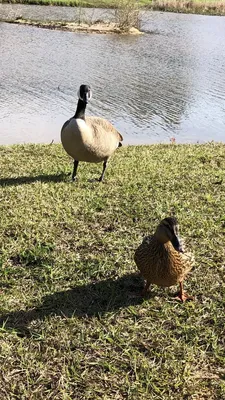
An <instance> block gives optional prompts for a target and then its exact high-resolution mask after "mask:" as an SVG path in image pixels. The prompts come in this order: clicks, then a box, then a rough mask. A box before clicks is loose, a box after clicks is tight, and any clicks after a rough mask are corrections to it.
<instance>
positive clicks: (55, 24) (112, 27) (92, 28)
mask: <svg viewBox="0 0 225 400" xmlns="http://www.w3.org/2000/svg"><path fill="white" fill-rule="evenodd" d="M0 22H5V23H9V24H17V25H29V26H35V27H37V28H43V29H52V30H60V31H67V32H80V33H99V34H107V33H115V34H120V35H142V34H144V32H141V31H139V30H138V29H137V28H134V27H131V28H128V29H127V30H122V29H121V28H119V27H118V25H117V24H116V23H112V22H110V23H104V22H100V23H99V22H98V23H94V24H87V23H78V22H65V21H63V22H60V21H37V20H30V19H25V18H16V19H11V20H0Z"/></svg>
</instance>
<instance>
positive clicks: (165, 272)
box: [134, 217, 194, 301]
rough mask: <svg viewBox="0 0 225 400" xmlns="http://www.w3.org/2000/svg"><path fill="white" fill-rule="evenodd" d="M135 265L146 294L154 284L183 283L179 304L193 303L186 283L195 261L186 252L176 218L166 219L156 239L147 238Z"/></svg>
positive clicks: (136, 254)
mask: <svg viewBox="0 0 225 400" xmlns="http://www.w3.org/2000/svg"><path fill="white" fill-rule="evenodd" d="M134 261H135V263H136V265H137V267H138V269H139V270H140V272H141V275H142V276H143V277H144V279H145V280H146V284H145V287H144V290H143V294H146V292H147V291H148V289H149V286H150V284H152V283H153V284H156V285H158V286H164V287H169V286H173V285H176V284H178V283H179V285H180V292H179V295H178V298H179V300H181V301H185V300H187V299H192V297H191V296H188V295H187V294H185V293H184V290H183V280H184V279H185V277H186V275H187V274H188V272H189V271H190V270H191V268H192V266H193V263H194V257H193V256H192V254H191V253H186V252H185V253H184V252H183V248H182V246H181V242H180V239H179V236H178V223H177V220H176V218H174V217H168V218H165V219H163V220H162V221H161V222H160V224H159V225H158V227H157V229H156V231H155V233H154V235H152V236H146V237H145V238H144V240H143V242H142V243H141V245H140V246H139V247H138V248H137V250H136V251H135V255H134Z"/></svg>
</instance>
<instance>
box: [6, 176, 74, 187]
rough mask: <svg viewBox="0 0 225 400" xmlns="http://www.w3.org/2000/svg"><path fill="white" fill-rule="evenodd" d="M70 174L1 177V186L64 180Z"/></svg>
mask: <svg viewBox="0 0 225 400" xmlns="http://www.w3.org/2000/svg"><path fill="white" fill-rule="evenodd" d="M67 176H68V174H66V173H61V174H58V175H36V176H19V177H16V178H0V186H16V185H24V184H30V183H34V182H43V183H44V182H62V181H64V180H65V178H66V177H67Z"/></svg>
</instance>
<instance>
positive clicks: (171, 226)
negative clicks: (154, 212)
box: [156, 217, 183, 253]
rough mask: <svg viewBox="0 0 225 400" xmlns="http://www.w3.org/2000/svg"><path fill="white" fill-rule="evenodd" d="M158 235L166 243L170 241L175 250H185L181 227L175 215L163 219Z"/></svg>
mask: <svg viewBox="0 0 225 400" xmlns="http://www.w3.org/2000/svg"><path fill="white" fill-rule="evenodd" d="M156 232H157V236H158V238H159V239H160V240H161V241H162V242H163V243H166V242H168V241H170V242H171V243H172V245H173V247H174V249H175V250H177V251H179V252H181V253H182V252H183V249H182V245H181V241H180V238H179V227H178V222H177V219H176V218H175V217H167V218H165V219H163V220H162V221H161V222H160V224H159V226H158V228H157V231H156Z"/></svg>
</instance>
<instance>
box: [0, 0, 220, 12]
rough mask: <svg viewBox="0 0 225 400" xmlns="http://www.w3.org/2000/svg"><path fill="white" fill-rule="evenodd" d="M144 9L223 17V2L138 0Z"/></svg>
mask: <svg viewBox="0 0 225 400" xmlns="http://www.w3.org/2000/svg"><path fill="white" fill-rule="evenodd" d="M121 1H122V3H128V4H129V1H130V0H127V1H126V0H0V2H2V3H22V4H36V5H54V6H71V7H94V8H100V7H103V8H117V7H120V6H121ZM137 4H138V5H139V6H141V7H144V8H149V9H153V10H159V11H172V12H182V13H196V14H212V15H225V0H139V1H138V2H137Z"/></svg>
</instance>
